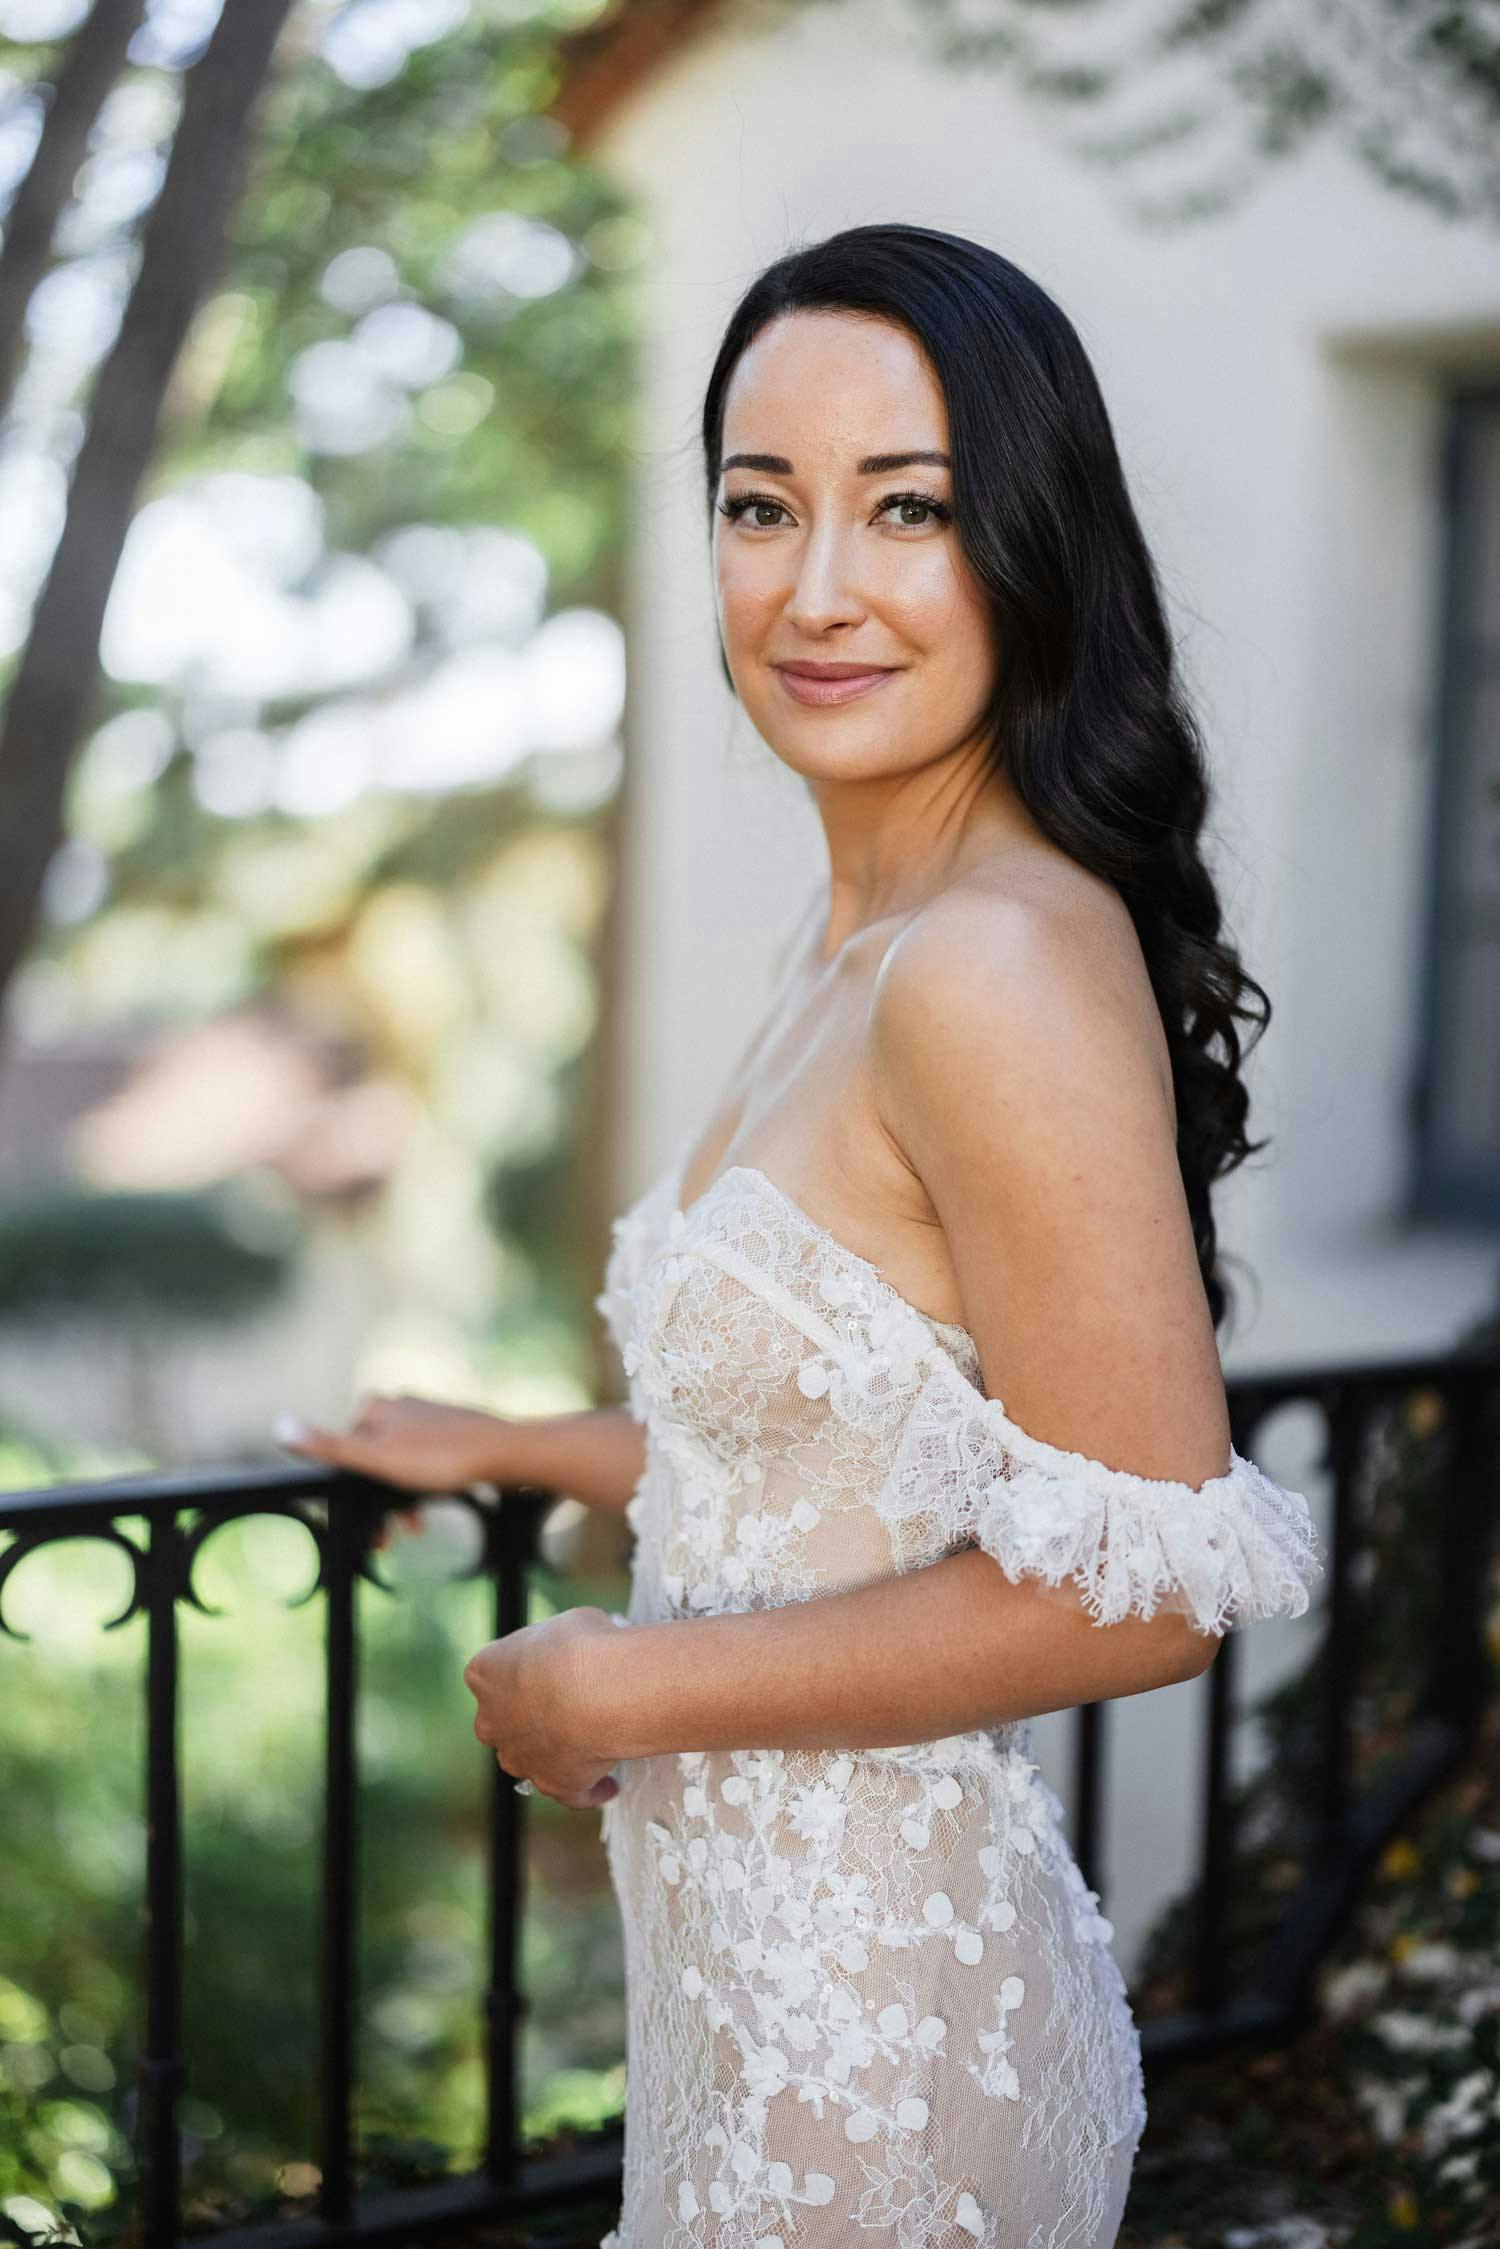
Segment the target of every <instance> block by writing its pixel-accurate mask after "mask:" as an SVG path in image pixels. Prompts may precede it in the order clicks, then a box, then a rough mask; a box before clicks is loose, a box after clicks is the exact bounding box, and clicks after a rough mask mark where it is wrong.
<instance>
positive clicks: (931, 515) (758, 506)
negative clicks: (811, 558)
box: [719, 492, 953, 531]
mask: <svg viewBox="0 0 1500 2249" xmlns="http://www.w3.org/2000/svg"><path fill="white" fill-rule="evenodd" d="M898 508H899V509H902V510H905V509H909V508H916V509H919V510H922V511H925V515H926V518H927V520H926V522H917V523H913V522H911V521H909V520H908V521H906V522H905V523H903V525H902V528H903V529H904V530H907V531H925V530H926V529H927V525H928V523H933V522H935V523H950V522H951V521H952V520H953V510H952V509H951V508H950V507H948V506H947V505H945V503H944V502H943V501H942V500H936V499H934V498H933V497H932V495H931V494H930V493H928V492H892V493H891V495H890V497H889V498H888V499H884V500H882V501H881V503H880V505H879V507H878V508H877V509H876V510H875V513H876V516H877V517H879V516H882V515H885V514H887V513H888V511H890V510H891V509H898ZM751 510H754V516H755V520H754V522H753V523H752V529H754V530H757V531H774V530H775V529H776V528H777V526H776V525H775V524H774V523H766V522H764V521H762V520H761V518H762V517H763V516H764V514H765V513H766V511H768V510H769V512H770V513H771V514H773V515H785V514H786V512H787V511H786V506H785V504H784V502H782V501H781V500H773V499H771V498H770V497H769V495H768V494H766V493H762V492H741V493H737V494H736V496H735V497H734V498H733V499H732V500H721V501H720V503H719V513H720V515H724V516H727V517H728V518H729V520H730V522H731V523H738V522H739V521H740V520H741V518H742V517H744V516H746V515H748V514H750V512H751Z"/></svg>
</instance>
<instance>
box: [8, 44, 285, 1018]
mask: <svg viewBox="0 0 1500 2249" xmlns="http://www.w3.org/2000/svg"><path fill="white" fill-rule="evenodd" d="M291 5H292V0H253V4H251V5H248V6H247V5H245V4H244V0H226V5H225V6H224V8H223V11H222V13H221V14H220V17H219V20H218V23H217V25H216V26H215V28H214V32H213V36H212V37H211V38H210V40H209V42H208V45H207V46H206V47H205V48H204V50H203V53H202V55H201V56H200V57H199V59H198V61H197V62H196V63H194V65H193V67H192V69H191V70H190V71H189V72H188V73H187V75H186V78H185V80H184V84H183V103H182V116H181V119H180V121H179V124H178V127H177V132H176V136H175V138H174V140H173V143H172V153H171V156H170V157H169V159H168V163H167V170H166V176H165V178H164V179H163V181H162V186H161V192H160V194H159V195H158V197H157V200H156V202H155V204H154V205H153V206H152V209H151V211H150V213H149V214H148V216H147V220H146V225H145V228H144V231H143V234H142V240H141V259H140V265H139V268H138V271H137V274H136V279H135V284H134V287H133V288H132V289H131V292H130V296H129V299H128V301H127V303H126V306H125V312H124V316H123V318H122V320H121V322H120V329H119V333H118V335H117V336H116V338H115V341H114V344H113V345H112V346H111V348H110V351H109V355H108V357H107V358H106V359H105V361H104V364H103V366H102V367H101V369H100V371H99V375H98V379H97V380H96V382H95V385H94V394H93V401H92V407H91V411H90V414H89V424H88V430H87V433H86V435H85V437H84V440H83V443H82V445H81V446H80V447H79V450H78V458H77V463H76V465H75V468H74V471H73V479H72V483H71V486H70V488H69V492H68V507H67V514H66V516H65V518H64V522H63V528H62V535H61V537H60V538H59V540H58V543H57V550H56V552H55V554H54V555H53V558H52V565H51V568H50V569H49V571H48V573H47V578H46V583H45V584H44V585H43V587H42V590H41V593H40V595H39V596H38V599H37V604H36V608H35V611H34V613H33V615H32V620H31V630H30V634H29V636H28V638H27V642H26V646H25V649H24V650H23V652H22V654H21V658H20V661H19V664H18V666H17V669H16V675H15V681H14V685H13V686H12V689H11V694H10V700H9V702H8V704H7V706H6V711H5V718H4V722H3V725H0V805H3V811H4V816H3V819H0V996H3V994H4V991H5V989H6V987H7V985H8V984H9V982H10V980H11V978H12V977H13V976H14V974H15V971H16V969H17V967H18V965H19V964H20V962H21V960H22V959H23V958H24V956H25V953H26V949H27V947H28V945H29V944H30V941H31V937H32V933H33V930H34V928H35V925H36V919H37V910H38V905H39V901H40V896H41V890H42V882H43V878H44V876H45V874H46V872H47V867H48V863H49V862H50V860H51V858H52V855H53V853H54V851H55V850H56V849H57V846H58V845H59V843H60V842H61V841H62V837H63V805H64V799H65V791H66V784H67V777H68V772H69V768H70V766H71V764H72V761H73V757H74V755H75V752H76V750H77V747H78V744H79V742H80V740H81V739H82V736H83V734H84V732H85V729H86V728H87V726H88V724H89V722H90V720H91V719H92V717H93V713H94V707H95V702H96V699H97V696H98V692H99V635H100V630H101V628H102V626H103V622H104V612H105V608H106V606H107V604H108V601H109V590H110V587H111V585H112V584H113V582H114V575H115V571H116V569H117V568H118V566H119V560H120V551H121V549H122V547H123V546H124V544H125V534H126V532H127V531H128V530H129V528H130V519H131V516H132V514H133V513H134V509H135V500H136V494H137V491H138V490H139V487H140V482H141V479H142V477H143V475H144V474H145V471H146V468H147V465H148V463H149V461H150V458H151V454H152V450H153V448H154V445H155V442H156V434H157V427H158V424H159V421H160V418H161V409H162V400H163V397H164V395H165V392H166V388H167V384H168V382H169V380H170V378H171V374H172V369H173V367H174V365H175V363H176V360H177V357H178V354H179V352H180V351H181V349H182V345H183V342H184V340H185V338H186V336H187V332H188V328H189V325H190V324H191V321H192V318H193V314H194V313H195V312H196V310H197V308H198V306H199V304H200V303H201V302H202V299H203V297H204V296H205V294H206V293H207V291H208V288H209V286H210V284H211V282H212V281H213V279H214V277H215V275H216V273H217V271H218V268H219V263H220V260H221V258H222V256H223V253H224V245H225V239H226V234H227V229H228V225H229V218H230V214H231V212H232V210H233V207H234V202H235V198H236V196H237V194H238V192H239V187H240V180H241V167H242V160H243V158H244V156H245V153H246V146H247V142H248V138H249V129H250V120H251V114H252V111H253V109H254V106H255V102H256V98H257V96H258V94H259V92H260V89H261V87H262V85H263V83H264V81H265V78H266V76H267V73H268V71H269V69H270V64H271V56H272V53H273V51H274V49H275V45H276V41H277V37H278V35H279V33H280V30H281V27H282V24H283V22H284V21H285V19H286V16H287V14H288V12H289V10H290V8H291Z"/></svg>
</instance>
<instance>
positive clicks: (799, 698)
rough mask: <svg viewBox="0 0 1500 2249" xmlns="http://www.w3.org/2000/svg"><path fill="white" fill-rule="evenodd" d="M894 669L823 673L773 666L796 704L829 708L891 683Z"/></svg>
mask: <svg viewBox="0 0 1500 2249" xmlns="http://www.w3.org/2000/svg"><path fill="white" fill-rule="evenodd" d="M897 668H898V667H896V666H895V665H889V664H887V665H876V664H871V665H867V666H866V665H850V664H834V665H830V666H829V667H828V669H827V670H826V671H824V670H821V669H819V670H815V671H803V670H799V669H798V668H797V667H795V666H794V665H791V664H777V665H776V666H775V667H774V669H775V672H776V675H777V677H778V679H780V681H781V683H782V685H783V686H784V687H785V689H786V691H787V693H788V694H789V695H790V696H792V698H793V699H794V700H795V701H796V702H799V703H810V704H815V705H816V704H829V703H849V702H852V701H853V700H854V698H855V697H856V696H857V695H868V694H869V693H870V692H871V690H872V689H874V688H876V687H880V686H882V685H883V684H884V682H885V681H886V680H888V679H894V678H895V676H896V671H897Z"/></svg>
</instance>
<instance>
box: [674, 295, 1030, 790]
mask: <svg viewBox="0 0 1500 2249" xmlns="http://www.w3.org/2000/svg"><path fill="white" fill-rule="evenodd" d="M721 450H722V454H723V462H724V466H723V470H722V473H721V475H720V478H719V489H718V493H717V512H716V513H715V516H714V541H713V547H714V581H715V600H716V604H717V608H718V617H719V632H720V636H721V638H722V641H723V645H724V655H725V659H726V661H727V663H728V665H729V671H730V676H731V677H732V679H733V681H734V685H735V691H736V693H737V694H738V696H739V698H740V701H741V702H742V703H743V704H744V706H745V709H746V711H747V712H748V713H749V715H750V719H751V722H752V724H753V725H754V727H755V729H756V731H757V733H759V734H760V735H761V736H762V738H763V739H764V740H765V741H766V742H767V743H768V744H769V746H770V747H771V748H772V749H773V750H774V751H775V752H776V754H777V756H778V757H780V758H782V759H783V760H784V761H785V763H786V764H788V765H789V766H791V767H792V768H793V770H794V771H796V772H798V773H801V774H802V775H804V776H805V777H806V778H807V779H808V780H811V781H840V780H842V781H851V780H877V779H886V778H895V777H896V776H898V775H900V774H902V773H908V772H911V771H913V770H915V769H917V768H919V767H922V766H927V765H930V764H932V763H933V762H934V761H935V760H938V759H941V758H943V757H946V756H949V755H951V754H952V753H954V752H955V751H957V750H959V749H961V748H962V747H964V746H965V745H973V744H974V742H975V740H976V736H977V730H978V727H979V723H980V719H981V715H982V713H983V710H984V707H985V705H986V704H987V702H988V700H989V697H990V694H991V690H992V687H993V683H994V672H995V664H996V660H997V657H996V647H995V636H994V628H993V624H992V621H991V617H990V611H989V605H988V602H987V600H986V598H985V596H984V594H983V592H982V590H981V588H980V587H979V585H978V583H977V582H976V580H975V579H974V577H973V576H972V574H971V572H970V571H969V569H968V566H967V564H966V562H965V560H964V557H963V555H962V553H961V551H960V549H959V544H958V538H957V535H956V533H955V531H954V528H953V523H952V519H951V518H952V500H953V478H952V471H951V469H950V468H949V467H948V466H947V457H948V415H947V409H946V407H945V406H944V403H943V395H942V390H941V388H940V386H939V384H938V380H937V377H936V375H935V374H934V372H933V370H932V367H931V365H930V364H929V362H928V360H927V358H926V356H925V354H924V353H923V351H922V349H921V347H920V345H919V344H918V343H917V342H916V341H915V340H914V339H913V338H912V337H911V336H910V335H909V334H908V333H907V331H906V330H905V329H904V328H900V327H898V326H896V325H895V324H894V323H893V322H891V321H887V320H883V319H877V318H874V317H870V316H866V315H855V314H848V313H833V312H796V313H788V314H784V315H783V316H782V317H781V318H779V319H777V320H774V321H772V322H771V324H770V325H769V326H768V327H766V328H763V329H762V330H761V331H760V333H759V334H758V335H757V336H756V337H755V339H754V341H753V342H752V343H751V344H750V345H749V346H748V347H747V348H746V349H745V351H743V352H742V353H741V355H740V358H739V360H738V362H737V363H736V365H735V368H734V372H733V374H732V376H731V377H730V381H729V387H728V390H727V392H726V395H725V402H724V429H723V442H722V448H721ZM911 455H923V456H926V457H925V458H921V459H910V458H905V456H911ZM742 456H749V458H742ZM874 456H887V458H886V459H884V460H881V461H880V462H879V463H878V465H874V466H872V465H871V460H872V457H874ZM903 496H904V497H903ZM747 502H748V503H749V504H748V505H747V504H745V503H747ZM726 509H727V510H730V511H732V512H731V513H728V514H726V513H725V510H726ZM800 664H806V665H818V664H839V665H845V666H847V665H869V666H872V667H879V669H878V670H877V671H876V674H875V678H874V682H873V684H872V683H870V682H869V681H868V680H867V681H866V682H865V683H864V684H863V686H860V687H859V691H858V692H853V693H851V692H849V690H848V688H840V689H833V688H831V687H830V686H829V685H828V684H827V683H825V684H824V685H823V686H822V687H821V688H820V687H819V686H817V685H816V684H814V685H811V686H809V685H808V683H807V682H806V681H804V680H802V679H800V678H798V677H796V676H795V674H794V673H792V672H789V671H788V670H786V669H785V668H784V667H787V666H796V665H800ZM858 684H859V683H857V682H851V683H850V686H851V687H854V686H858ZM799 690H800V693H799ZM834 694H837V695H838V696H839V697H840V699H839V700H832V699H831V697H832V696H833V695H834ZM812 698H821V699H817V700H814V699H812Z"/></svg>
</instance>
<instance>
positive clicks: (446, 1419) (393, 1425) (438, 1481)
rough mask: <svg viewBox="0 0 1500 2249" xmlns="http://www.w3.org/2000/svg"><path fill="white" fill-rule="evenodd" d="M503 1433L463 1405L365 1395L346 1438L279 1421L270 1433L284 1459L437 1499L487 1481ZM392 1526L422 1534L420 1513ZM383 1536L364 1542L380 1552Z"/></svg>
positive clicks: (386, 1533) (495, 1421) (409, 1511)
mask: <svg viewBox="0 0 1500 2249" xmlns="http://www.w3.org/2000/svg"><path fill="white" fill-rule="evenodd" d="M504 1426H505V1425H504V1423H503V1422H502V1421H501V1420H500V1418H499V1416H498V1415H496V1414H489V1413H480V1412H477V1411H474V1410H471V1409H470V1408H468V1407H466V1406H449V1405H443V1404H441V1403H440V1402H438V1401H437V1400H435V1399H431V1398H413V1397H410V1396H407V1395H404V1394H403V1395H401V1396H399V1397H393V1396H391V1395H389V1394H388V1393H386V1392H383V1391H368V1392H366V1393H365V1394H364V1396H362V1397H361V1398H360V1399H359V1401H358V1403H357V1405H356V1407H355V1411H354V1417H353V1419H352V1421H351V1422H350V1424H349V1427H348V1429H347V1430H346V1431H343V1432H340V1431H336V1430H332V1429H320V1428H318V1427H316V1425H315V1424H313V1423H312V1422H307V1421H298V1420H296V1419H295V1418H294V1417H293V1416H291V1415H289V1414H284V1415H283V1416H282V1417H281V1419H280V1420H279V1421H278V1422H277V1424H276V1428H275V1431H274V1434H275V1437H276V1441H277V1443H278V1444H280V1445H284V1446H285V1447H286V1449H287V1451H288V1452H299V1453H305V1454H307V1455H308V1457H309V1458H310V1459H313V1460H326V1461H328V1462H329V1463H330V1464H331V1465H332V1466H334V1467H338V1468H353V1469H356V1470H358V1471H359V1472H360V1473H361V1474H362V1475H366V1476H378V1477H379V1478H380V1479H381V1480H382V1481H383V1482H385V1483H388V1484H404V1485H406V1486H407V1487H408V1488H409V1489H412V1490H416V1491H423V1492H444V1491H462V1490H464V1489H465V1488H466V1487H467V1486H468V1485H470V1484H472V1483H476V1482H478V1481H479V1480H480V1479H481V1478H486V1477H490V1476H493V1474H494V1471H495V1469H496V1467H497V1465H498V1454H497V1440H500V1438H501V1433H502V1431H503V1429H504ZM395 1520H396V1522H398V1523H401V1524H404V1525H405V1527H406V1528H407V1529H408V1530H420V1529H421V1528H422V1527H423V1526H422V1514H421V1510H420V1508H415V1507H403V1508H401V1509H400V1510H399V1511H398V1512H397V1514H396V1517H395ZM390 1536H391V1526H390V1523H389V1522H385V1523H382V1524H381V1526H380V1529H379V1530H378V1531H377V1532H376V1534H375V1537H374V1539H373V1541H372V1543H373V1544H374V1545H375V1546H377V1547H382V1546H385V1545H386V1544H387V1543H388V1542H389V1539H390Z"/></svg>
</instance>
